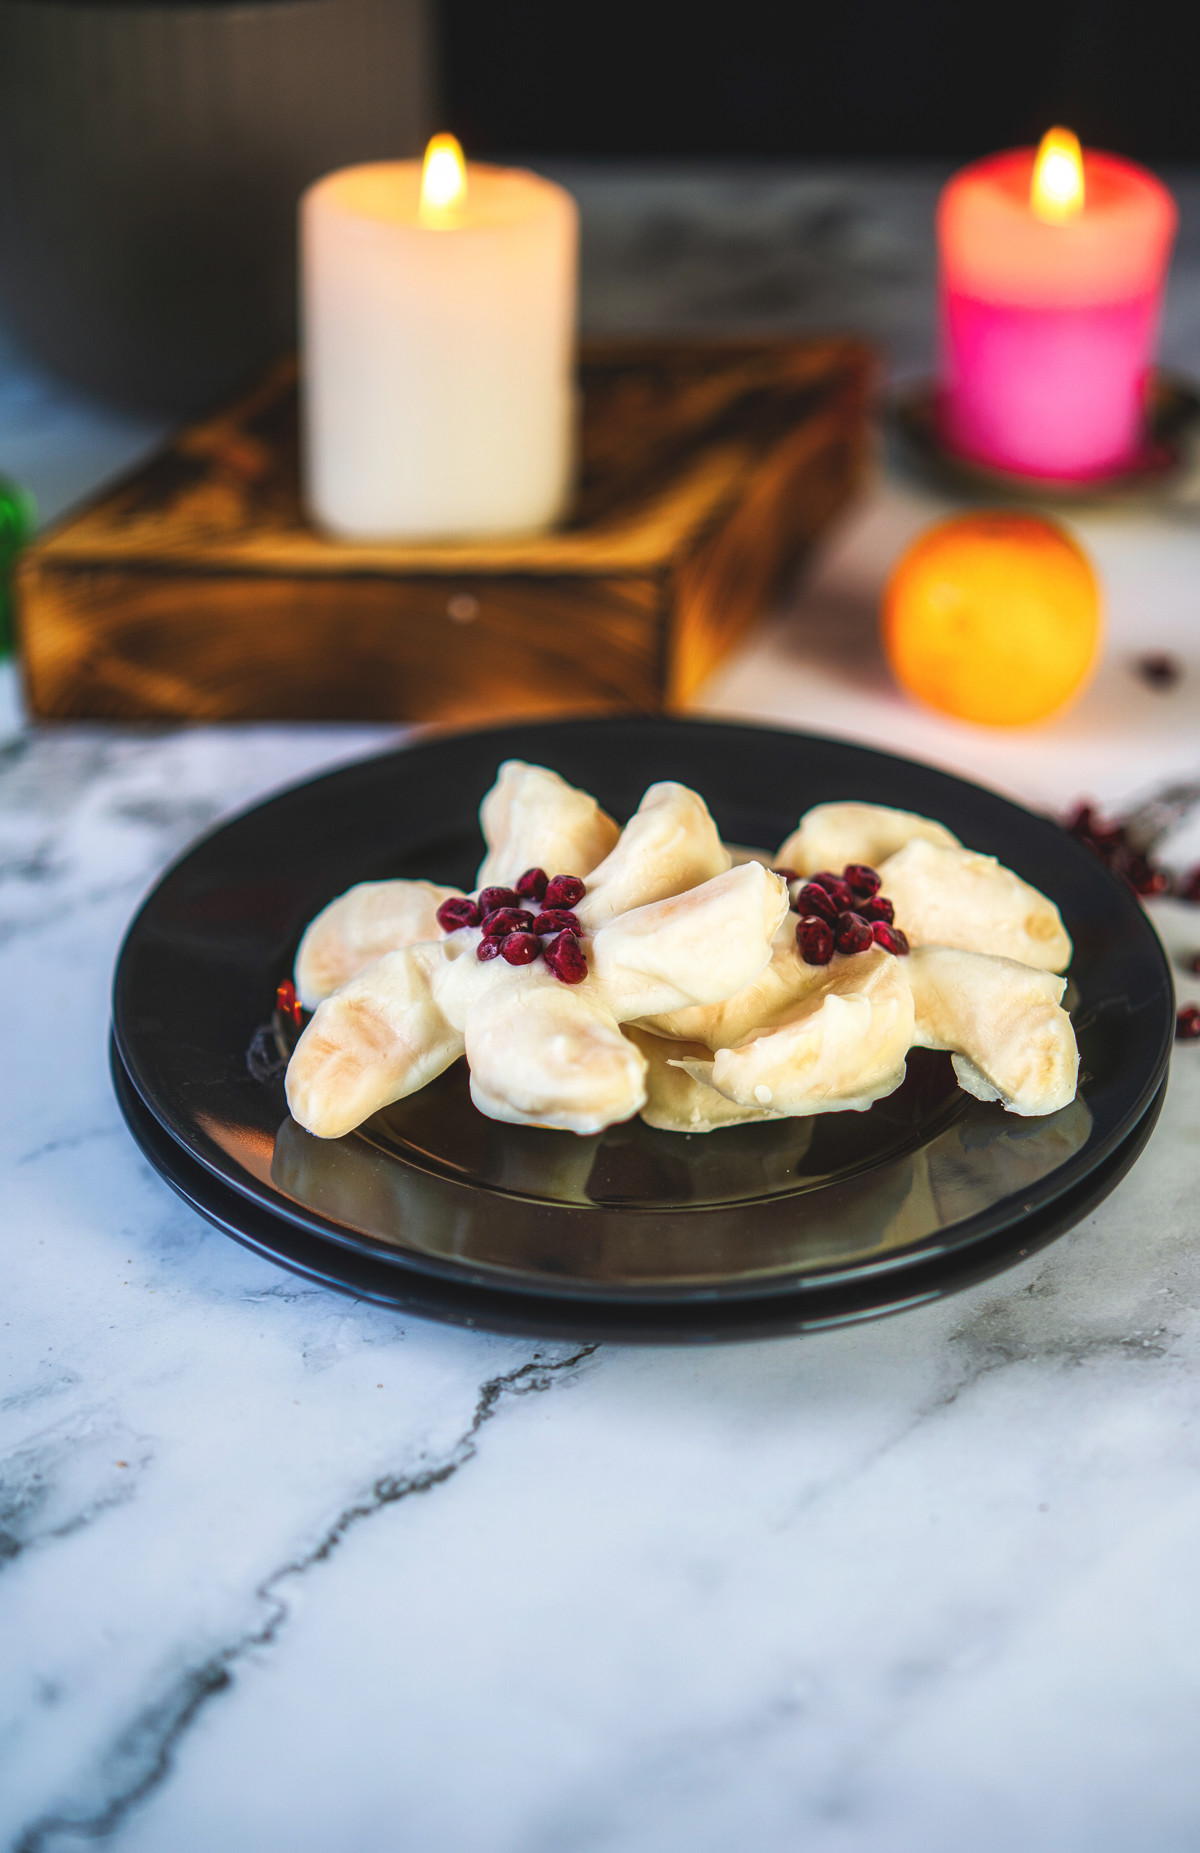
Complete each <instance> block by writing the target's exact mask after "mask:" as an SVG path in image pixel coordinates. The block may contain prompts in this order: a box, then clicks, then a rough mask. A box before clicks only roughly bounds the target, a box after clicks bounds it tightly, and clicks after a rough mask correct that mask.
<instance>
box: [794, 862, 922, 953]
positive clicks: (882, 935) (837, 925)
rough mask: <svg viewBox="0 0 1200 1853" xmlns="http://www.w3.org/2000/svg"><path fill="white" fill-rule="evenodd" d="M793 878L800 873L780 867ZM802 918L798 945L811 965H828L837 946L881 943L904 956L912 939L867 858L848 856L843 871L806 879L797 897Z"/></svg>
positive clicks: (861, 948)
mask: <svg viewBox="0 0 1200 1853" xmlns="http://www.w3.org/2000/svg"><path fill="white" fill-rule="evenodd" d="M774 873H775V874H776V875H782V876H784V878H785V879H787V880H790V881H800V877H799V876H798V875H796V874H795V873H794V872H793V871H792V870H790V869H776V870H775V871H774ZM793 906H794V907H795V909H796V912H797V913H798V914H799V916H800V919H799V922H798V923H797V926H796V945H797V947H798V948H799V952H800V957H801V958H802V959H803V960H804V963H805V964H806V965H828V963H829V961H830V959H831V958H832V957H833V955H834V953H835V952H845V953H854V952H869V951H870V949H871V947H872V946H882V947H883V950H884V951H885V952H894V953H895V954H896V956H897V958H903V957H904V954H905V953H906V952H907V951H908V940H907V938H906V937H905V935H904V934H903V933H902V932H901V931H900V928H899V927H898V926H897V925H896V924H895V921H896V910H895V908H894V907H893V906H892V903H891V902H890V901H889V900H888V898H887V896H886V895H883V894H880V892H879V876H878V874H877V872H876V871H875V870H874V869H869V868H868V867H867V865H866V863H865V862H848V863H847V864H846V866H845V868H844V869H843V870H842V872H841V874H840V875H835V874H834V873H833V871H832V870H831V869H822V870H821V871H820V872H819V873H818V874H816V875H813V876H811V877H810V878H809V879H808V881H805V882H802V883H801V887H800V891H799V893H798V894H797V895H796V898H795V900H794V902H793Z"/></svg>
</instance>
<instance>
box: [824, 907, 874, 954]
mask: <svg viewBox="0 0 1200 1853" xmlns="http://www.w3.org/2000/svg"><path fill="white" fill-rule="evenodd" d="M833 943H834V945H835V946H836V947H837V949H838V951H839V952H866V950H867V949H868V947H869V946H872V945H874V943H875V936H874V934H873V933H872V931H871V928H870V926H869V925H868V924H867V922H866V921H865V920H864V919H863V917H862V915H861V914H855V913H851V912H849V911H847V912H846V913H844V914H839V915H838V917H837V925H836V927H835V928H834V929H833Z"/></svg>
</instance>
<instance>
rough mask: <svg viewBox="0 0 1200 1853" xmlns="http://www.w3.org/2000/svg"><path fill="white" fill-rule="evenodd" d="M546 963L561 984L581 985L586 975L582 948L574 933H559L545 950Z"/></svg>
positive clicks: (586, 969)
mask: <svg viewBox="0 0 1200 1853" xmlns="http://www.w3.org/2000/svg"><path fill="white" fill-rule="evenodd" d="M545 954H546V963H547V965H548V966H549V967H550V970H551V971H552V972H553V973H554V976H555V977H556V978H558V979H559V980H561V982H562V983H563V984H582V983H583V980H584V979H585V978H586V977H587V975H588V968H587V960H586V959H585V958H584V956H583V947H582V946H581V945H580V943H579V941H578V940H577V939H576V937H575V935H574V933H560V934H559V936H558V938H557V939H552V940H551V941H550V944H549V945H548V946H547V947H546V949H545Z"/></svg>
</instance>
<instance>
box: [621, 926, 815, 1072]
mask: <svg viewBox="0 0 1200 1853" xmlns="http://www.w3.org/2000/svg"><path fill="white" fill-rule="evenodd" d="M824 971H825V968H824V967H823V966H820V965H806V964H805V963H804V961H803V959H802V958H801V957H800V954H799V952H798V951H797V950H796V916H795V914H793V913H788V914H785V916H784V918H783V921H782V924H781V925H780V926H779V927H778V929H777V930H776V933H775V937H774V939H773V940H772V942H771V958H770V962H769V964H768V965H767V966H766V967H765V968H764V969H763V970H762V971H761V972H759V973H758V974H757V976H756V977H754V978H752V979H751V980H750V983H749V984H747V985H744V986H743V987H742V989H741V990H740V991H735V992H734V994H733V996H732V997H730V998H727V999H726V1000H725V1001H724V1002H723V1003H719V1004H693V1005H691V1006H689V1007H688V1008H686V1009H684V1010H671V1011H667V1012H665V1013H664V1014H663V1015H661V1016H653V1017H647V1018H646V1019H645V1021H644V1022H643V1023H641V1024H640V1025H639V1027H641V1028H643V1029H647V1030H649V1031H650V1032H651V1034H652V1035H655V1036H666V1037H675V1038H677V1039H679V1040H681V1041H684V1042H698V1043H703V1045H704V1047H705V1048H706V1049H727V1048H732V1047H733V1044H734V1043H735V1042H740V1041H741V1040H742V1038H743V1037H744V1036H748V1035H749V1034H750V1032H751V1031H752V1030H756V1029H764V1028H765V1027H766V1026H767V1025H768V1024H769V1023H774V1022H775V1021H777V1019H778V1018H779V1017H781V1016H782V1015H783V1013H784V1011H785V1010H786V1009H788V1007H789V1006H790V1005H791V1004H794V1003H796V1002H797V1001H798V1000H799V999H800V998H802V997H804V996H806V995H807V994H808V992H810V991H815V990H820V989H821V988H822V986H823V984H824V981H825V980H824Z"/></svg>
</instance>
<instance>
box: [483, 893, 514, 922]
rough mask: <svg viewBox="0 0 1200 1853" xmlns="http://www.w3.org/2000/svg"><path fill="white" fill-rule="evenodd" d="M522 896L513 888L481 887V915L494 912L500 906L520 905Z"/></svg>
mask: <svg viewBox="0 0 1200 1853" xmlns="http://www.w3.org/2000/svg"><path fill="white" fill-rule="evenodd" d="M520 903H521V897H520V895H519V894H517V892H516V891H515V889H512V888H481V889H480V891H479V915H480V918H481V919H482V918H484V916H485V915H487V914H494V913H495V911H496V909H497V908H498V907H519V906H520Z"/></svg>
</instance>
